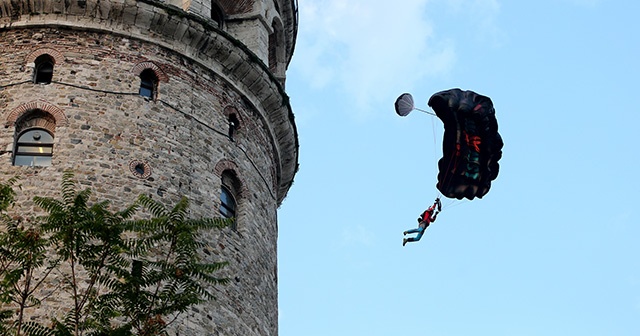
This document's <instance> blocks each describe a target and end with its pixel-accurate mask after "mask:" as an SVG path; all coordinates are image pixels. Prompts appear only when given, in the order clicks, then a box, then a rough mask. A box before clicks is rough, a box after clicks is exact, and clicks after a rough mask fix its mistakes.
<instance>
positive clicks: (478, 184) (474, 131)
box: [395, 89, 503, 246]
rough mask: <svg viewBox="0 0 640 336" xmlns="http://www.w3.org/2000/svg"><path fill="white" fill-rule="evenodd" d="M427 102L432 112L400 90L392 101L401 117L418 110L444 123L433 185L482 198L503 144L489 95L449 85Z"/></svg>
mask: <svg viewBox="0 0 640 336" xmlns="http://www.w3.org/2000/svg"><path fill="white" fill-rule="evenodd" d="M428 105H429V106H430V107H431V108H432V109H433V111H434V112H435V113H431V112H429V111H425V110H421V109H419V108H417V107H415V106H414V102H413V97H412V96H411V94H409V93H403V94H402V95H400V97H398V99H397V100H396V102H395V110H396V113H397V114H398V115H399V116H401V117H405V116H407V115H408V114H409V113H410V112H411V111H413V110H418V111H421V112H424V113H427V114H430V115H433V116H437V117H438V118H439V119H440V120H441V121H442V123H443V124H444V135H443V139H442V158H441V159H440V160H439V161H438V170H439V171H438V182H437V183H436V188H437V189H438V191H439V192H440V193H441V195H442V196H444V197H448V198H455V199H458V200H461V199H463V198H466V199H469V200H473V199H474V198H482V197H483V196H484V195H486V194H487V193H488V192H489V189H490V188H491V182H492V181H493V180H495V179H496V177H497V176H498V171H499V168H500V165H499V164H498V161H499V160H500V159H501V158H502V147H503V142H502V137H501V136H500V134H499V133H498V123H497V121H496V117H495V109H494V108H493V102H492V101H491V98H489V97H486V96H483V95H480V94H477V93H475V92H473V91H464V90H460V89H450V90H445V91H440V92H437V93H435V94H433V95H432V96H431V98H429V102H428ZM437 200H438V201H439V199H437ZM432 208H433V207H432ZM439 212H440V210H438V213H439ZM435 214H437V213H435ZM433 220H435V216H434V217H433ZM433 220H431V221H429V222H428V223H427V224H426V226H428V225H429V224H430V223H431V222H433ZM426 226H425V228H426ZM414 230H418V229H414ZM414 232H418V231H414ZM422 233H424V229H423V230H422V231H420V232H419V233H418V236H419V237H418V236H416V238H417V239H414V240H408V239H405V240H406V241H405V240H403V246H404V244H406V242H407V241H417V240H419V239H420V238H421V237H422ZM405 234H406V233H405ZM409 239H412V238H409Z"/></svg>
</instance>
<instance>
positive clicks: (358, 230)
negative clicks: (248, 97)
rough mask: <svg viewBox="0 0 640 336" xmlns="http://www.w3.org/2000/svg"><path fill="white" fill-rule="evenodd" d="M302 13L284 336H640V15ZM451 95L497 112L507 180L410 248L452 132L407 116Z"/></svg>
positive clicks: (282, 238) (283, 212)
mask: <svg viewBox="0 0 640 336" xmlns="http://www.w3.org/2000/svg"><path fill="white" fill-rule="evenodd" d="M399 3H402V5H399ZM299 7H300V8H299V9H300V20H299V23H300V25H299V34H298V40H297V44H296V50H295V54H294V57H293V61H292V62H291V65H290V67H289V70H288V75H287V92H288V93H289V95H290V97H291V104H292V107H293V109H294V113H295V116H296V123H297V127H298V132H299V139H300V171H299V172H298V174H297V175H296V179H295V182H294V185H293V187H292V188H291V190H290V191H289V194H288V196H287V198H286V199H285V201H284V203H283V205H282V206H281V208H280V212H279V237H278V238H279V239H278V244H279V247H278V250H279V251H278V253H279V315H280V318H279V329H280V336H316V335H318V336H320V335H321V336H327V335H331V336H353V335H367V336H389V335H403V334H408V335H433V336H468V335H491V336H501V335H504V336H528V335H545V336H554V335H558V336H560V335H562V336H566V335H582V336H584V335H588V336H595V335H602V336H605V335H607V336H608V335H617V336H626V335H634V336H635V335H640V258H639V257H640V215H639V213H638V209H639V208H640V207H639V206H638V205H637V203H638V201H637V200H638V197H637V195H638V193H639V192H640V182H639V179H638V175H640V171H638V169H640V153H639V150H638V148H639V147H638V143H637V136H638V135H639V134H640V107H639V106H640V105H639V104H638V102H637V99H638V97H639V92H640V91H639V90H638V88H639V85H638V79H639V78H640V66H639V65H638V60H640V37H639V34H638V33H640V20H639V19H638V13H640V2H638V1H634V0H626V1H624V0H620V1H615V0H612V1H604V0H555V1H547V0H538V1H516V0H511V1H500V0H403V1H401V2H400V1H398V2H391V1H380V0H349V1H347V0H300V1H299ZM450 88H461V89H465V90H473V91H476V92H478V93H480V94H483V95H486V96H489V97H491V99H492V100H493V103H494V106H495V109H496V116H497V119H498V124H499V130H500V134H501V135H502V137H503V139H504V142H505V146H504V148H503V158H502V160H501V161H500V175H499V176H498V178H497V179H496V180H495V181H494V183H493V184H492V188H491V191H490V192H489V193H488V194H487V195H486V196H485V197H484V198H483V199H480V200H474V201H457V200H449V199H445V200H444V205H445V209H444V211H443V212H442V213H441V214H440V215H439V217H438V220H437V221H436V222H435V223H434V224H433V225H431V226H430V227H429V229H428V230H427V232H426V233H425V235H424V237H423V238H422V240H421V241H420V242H418V243H412V244H411V243H410V244H407V246H406V247H402V238H403V236H402V232H403V231H404V230H406V229H409V228H413V227H415V226H416V220H415V219H416V217H417V216H418V215H419V214H420V213H421V212H422V211H423V210H424V209H425V208H426V207H427V206H428V205H430V204H431V203H432V202H433V200H434V198H435V197H436V196H438V191H437V190H436V188H435V183H436V175H437V170H436V169H437V166H436V162H437V160H438V159H439V158H440V156H441V155H442V152H441V151H442V149H441V137H442V133H443V127H442V123H441V121H440V120H439V119H437V118H435V117H431V116H429V115H427V114H423V113H420V112H418V111H414V112H413V113H411V114H410V115H409V116H407V117H405V118H401V117H399V116H397V115H396V114H395V113H394V109H393V103H394V101H395V99H396V98H397V97H398V96H399V95H400V94H401V93H403V92H409V93H411V94H412V95H413V97H414V99H415V101H416V106H417V107H419V108H423V109H429V107H428V106H427V104H426V103H427V101H428V99H429V97H430V96H431V95H432V94H433V93H435V92H438V91H442V90H447V89H450Z"/></svg>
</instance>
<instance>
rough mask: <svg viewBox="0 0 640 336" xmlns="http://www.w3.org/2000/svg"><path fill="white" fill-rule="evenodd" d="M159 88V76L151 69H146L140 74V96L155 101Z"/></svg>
mask: <svg viewBox="0 0 640 336" xmlns="http://www.w3.org/2000/svg"><path fill="white" fill-rule="evenodd" d="M157 88H158V76H156V73H155V72H153V70H151V69H144V70H143V71H142V72H141V73H140V95H141V96H143V97H149V98H151V99H154V98H155V96H156V89H157Z"/></svg>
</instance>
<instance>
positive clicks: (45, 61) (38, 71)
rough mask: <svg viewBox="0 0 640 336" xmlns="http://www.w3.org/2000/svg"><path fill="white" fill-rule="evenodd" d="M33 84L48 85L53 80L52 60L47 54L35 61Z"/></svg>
mask: <svg viewBox="0 0 640 336" xmlns="http://www.w3.org/2000/svg"><path fill="white" fill-rule="evenodd" d="M34 63H35V69H34V74H33V82H34V83H36V84H49V83H51V79H53V65H54V64H55V62H54V61H53V58H51V56H49V55H47V54H43V55H40V56H38V58H36V60H35V62H34Z"/></svg>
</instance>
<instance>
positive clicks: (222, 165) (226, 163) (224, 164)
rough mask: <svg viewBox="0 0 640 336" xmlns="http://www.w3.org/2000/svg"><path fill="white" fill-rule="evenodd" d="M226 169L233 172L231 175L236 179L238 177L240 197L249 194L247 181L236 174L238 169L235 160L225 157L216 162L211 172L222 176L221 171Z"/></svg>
mask: <svg viewBox="0 0 640 336" xmlns="http://www.w3.org/2000/svg"><path fill="white" fill-rule="evenodd" d="M228 170H230V171H232V172H233V175H235V177H236V179H238V182H239V183H240V195H238V196H240V197H241V198H246V197H247V196H248V195H249V190H248V189H247V183H246V181H245V179H244V178H242V176H240V174H238V172H239V170H240V169H239V168H238V165H237V164H236V163H235V162H233V161H231V160H227V159H222V160H220V161H218V163H217V164H216V166H215V168H214V169H213V173H214V174H216V176H218V177H219V178H222V173H224V172H225V171H228Z"/></svg>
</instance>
